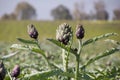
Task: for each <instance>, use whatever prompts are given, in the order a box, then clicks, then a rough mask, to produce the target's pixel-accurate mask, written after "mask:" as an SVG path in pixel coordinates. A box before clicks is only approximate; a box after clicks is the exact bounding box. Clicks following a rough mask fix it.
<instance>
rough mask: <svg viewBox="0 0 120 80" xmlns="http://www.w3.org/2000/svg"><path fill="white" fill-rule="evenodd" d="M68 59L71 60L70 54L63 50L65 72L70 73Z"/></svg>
mask: <svg viewBox="0 0 120 80" xmlns="http://www.w3.org/2000/svg"><path fill="white" fill-rule="evenodd" d="M68 58H69V53H68V52H66V51H65V50H64V49H62V59H63V68H64V71H65V72H67V71H68Z"/></svg>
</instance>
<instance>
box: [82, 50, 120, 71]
mask: <svg viewBox="0 0 120 80" xmlns="http://www.w3.org/2000/svg"><path fill="white" fill-rule="evenodd" d="M117 51H119V49H118V48H111V49H110V50H106V51H105V52H103V53H100V54H102V55H99V56H96V57H94V58H91V59H90V60H89V61H88V62H87V63H86V64H85V65H83V66H82V69H83V68H85V67H87V66H88V65H89V64H91V63H93V62H95V61H96V60H99V59H101V58H103V57H106V56H109V55H111V54H114V53H115V52H117Z"/></svg>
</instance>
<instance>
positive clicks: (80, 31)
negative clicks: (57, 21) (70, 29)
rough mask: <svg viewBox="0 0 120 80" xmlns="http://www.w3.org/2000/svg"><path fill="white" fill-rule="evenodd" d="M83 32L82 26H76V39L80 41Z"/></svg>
mask: <svg viewBox="0 0 120 80" xmlns="http://www.w3.org/2000/svg"><path fill="white" fill-rule="evenodd" d="M84 33H85V30H84V28H83V26H82V25H80V24H79V25H77V26H76V33H75V34H76V37H77V39H82V38H83V37H84Z"/></svg>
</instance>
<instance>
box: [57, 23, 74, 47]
mask: <svg viewBox="0 0 120 80" xmlns="http://www.w3.org/2000/svg"><path fill="white" fill-rule="evenodd" d="M71 37H72V29H71V27H70V26H69V25H68V24H66V23H63V24H61V25H59V26H58V28H57V30H56V39H57V40H58V41H60V42H61V43H63V44H65V45H67V44H68V42H69V40H70V39H71Z"/></svg>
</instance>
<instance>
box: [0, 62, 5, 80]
mask: <svg viewBox="0 0 120 80" xmlns="http://www.w3.org/2000/svg"><path fill="white" fill-rule="evenodd" d="M5 75H6V69H5V67H4V64H3V62H2V61H0V80H4V78H5Z"/></svg>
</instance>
